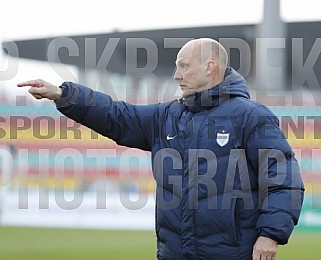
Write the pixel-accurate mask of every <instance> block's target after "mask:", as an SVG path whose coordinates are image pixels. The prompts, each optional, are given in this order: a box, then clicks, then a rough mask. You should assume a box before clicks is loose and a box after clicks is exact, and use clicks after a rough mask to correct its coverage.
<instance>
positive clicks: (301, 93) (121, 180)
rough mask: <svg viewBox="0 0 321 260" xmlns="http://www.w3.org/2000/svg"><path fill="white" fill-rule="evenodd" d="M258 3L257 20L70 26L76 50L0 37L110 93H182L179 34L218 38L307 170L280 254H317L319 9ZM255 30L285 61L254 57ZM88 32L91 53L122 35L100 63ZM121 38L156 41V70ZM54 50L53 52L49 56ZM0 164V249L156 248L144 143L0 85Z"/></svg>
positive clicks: (11, 253)
mask: <svg viewBox="0 0 321 260" xmlns="http://www.w3.org/2000/svg"><path fill="white" fill-rule="evenodd" d="M265 4H266V5H265V9H264V10H265V11H264V17H263V18H264V19H263V20H262V23H261V24H245V25H229V26H224V25H222V26H221V25H220V26H207V27H189V28H176V29H164V30H148V31H130V32H112V33H107V34H105V33H104V34H84V35H77V36H74V35H71V36H68V38H69V39H71V40H72V41H73V42H74V43H75V44H76V46H77V47H78V48H79V49H78V50H79V56H77V57H72V56H70V55H69V53H68V52H65V51H64V50H61V51H59V49H57V48H51V51H52V53H51V54H50V53H49V46H51V47H52V45H50V44H51V43H52V42H54V41H55V39H57V38H54V37H51V38H37V39H28V40H15V41H14V42H13V41H5V42H3V43H2V47H3V49H4V51H5V52H6V53H7V54H9V56H8V57H7V58H8V59H11V60H12V61H14V62H21V63H23V62H25V61H26V60H28V59H31V60H37V61H38V62H39V64H40V65H41V66H48V74H50V73H52V71H54V73H56V74H58V75H59V76H60V78H64V79H66V78H67V79H68V80H69V79H70V77H69V76H70V75H71V74H72V78H73V79H74V80H77V81H78V82H80V83H83V84H86V85H88V86H91V87H92V88H94V89H97V90H100V91H103V92H106V93H108V94H111V95H112V96H113V97H114V98H116V99H119V100H124V99H125V100H126V101H129V102H132V103H153V102H162V101H166V100H169V99H173V98H178V97H179V91H177V86H176V83H175V82H173V81H172V80H171V75H172V72H173V71H174V66H175V64H174V61H175V56H176V52H177V50H178V48H179V46H181V44H182V43H183V42H184V41H186V38H194V37H213V38H216V39H219V38H225V44H226V45H227V46H229V54H230V58H231V61H230V65H232V66H233V67H235V68H236V69H239V71H240V72H241V73H242V74H243V75H244V76H245V77H246V79H247V80H248V81H249V83H250V87H251V91H252V97H253V99H256V100H258V101H260V102H262V103H264V104H266V105H268V106H269V107H270V108H271V110H272V111H273V112H274V113H275V114H276V115H277V116H278V117H279V119H280V125H281V127H282V129H283V131H284V133H285V136H286V138H287V139H288V141H289V142H290V144H291V145H292V147H293V148H294V149H295V153H296V156H297V158H298V160H299V163H300V167H301V170H302V176H303V180H304V182H305V187H306V197H305V200H304V207H303V210H302V216H301V219H300V223H299V225H298V226H297V227H296V229H295V232H294V234H293V237H292V238H291V240H290V244H289V245H287V246H284V247H280V249H279V251H280V252H279V256H278V259H320V255H321V248H320V245H319V244H320V241H321V240H320V238H321V174H320V169H321V162H320V160H319V157H320V156H321V121H320V120H321V107H320V100H321V99H320V82H321V74H320V73H319V72H320V71H321V59H320V58H319V56H320V41H319V40H320V38H318V37H319V36H320V30H319V28H321V21H310V22H292V23H284V22H283V21H281V20H280V19H279V17H280V16H279V15H280V14H279V11H280V10H279V8H278V5H279V1H276V0H275V1H274V0H273V1H265ZM320 20H321V19H320ZM275 28H277V29H275ZM258 37H266V38H269V39H270V38H278V39H284V43H283V42H281V46H282V44H284V47H283V48H282V47H280V45H278V47H276V48H275V49H274V51H269V52H268V54H266V55H267V56H268V64H269V66H271V67H272V66H274V67H283V73H282V74H280V73H279V74H273V73H275V72H276V70H274V72H273V70H267V65H266V64H265V67H264V66H263V67H260V64H261V63H262V62H264V61H266V60H264V57H262V56H261V50H260V49H259V46H260V45H259V44H258V42H257V38H258ZM64 39H65V38H64ZM64 39H62V41H60V42H55V43H56V44H59V43H64ZM86 39H87V40H88V39H91V40H90V41H91V44H92V45H90V46H91V47H93V46H95V47H96V49H95V52H94V54H95V55H96V56H95V57H96V59H95V61H99V59H100V57H101V56H102V53H103V51H104V48H105V47H106V46H107V44H108V41H109V39H119V43H118V45H117V47H116V48H115V51H114V53H113V56H112V57H111V59H110V61H109V63H108V64H104V66H105V67H104V66H103V67H99V66H96V63H90V64H89V63H88V62H87V63H86V61H85V60H86V59H85V58H84V57H85V55H86V54H85V52H86V50H85V46H86V45H85V42H86ZM128 39H141V40H140V42H144V43H146V39H147V43H150V42H152V43H154V44H155V46H156V50H157V51H158V64H157V66H156V67H155V70H154V71H152V73H150V72H151V71H145V73H146V75H143V74H139V75H138V74H135V73H137V71H135V70H130V68H135V66H137V67H141V68H144V65H146V64H148V57H147V54H146V53H145V52H144V51H142V52H140V50H138V49H135V48H136V47H137V46H136V45H135V42H134V41H130V40H128ZM164 39H167V44H168V48H165V41H166V40H164ZM168 39H169V40H168ZM170 39H175V40H174V41H171V40H170ZM226 39H227V40H226ZM228 39H232V41H231V40H228ZM233 39H234V40H233ZM235 39H240V40H242V42H241V43H240V42H237V41H235ZM296 39H302V42H300V40H299V41H297V40H296ZM148 40H149V41H148ZM87 43H88V42H87ZM138 43H139V42H138ZM222 43H223V44H224V42H222ZM235 43H237V44H241V46H243V47H240V45H233V44H235ZM244 43H245V45H244ZM268 43H269V42H267V43H265V44H268ZM270 43H271V42H270ZM301 43H302V45H300V44H301ZM130 44H133V45H130ZM171 44H172V47H171V48H169V46H171ZM242 44H243V45H242ZM278 44H280V43H278ZM296 44H297V45H296ZM263 45H264V44H263ZM12 46H13V47H12ZM88 46H89V45H88ZM128 46H129V49H128ZM130 46H132V47H133V49H130V48H131V47H130ZM244 46H245V47H244ZM261 46H262V45H261ZM298 46H299V47H298ZM300 46H301V47H300ZM15 47H17V48H18V50H19V51H18V52H17V53H15V52H12V48H15ZM247 47H248V48H247ZM263 47H264V46H263ZM276 49H278V50H276ZM132 50H134V51H137V52H138V57H137V60H134V62H137V63H134V64H133V63H130V62H131V61H129V60H128V58H129V57H128V56H126V55H125V53H126V51H127V52H128V51H132ZM58 51H59V60H57V59H56V60H53V59H52V58H50V57H53V56H54V55H53V54H54V53H55V52H57V53H58ZM50 55H51V56H50ZM263 56H264V55H263ZM56 58H57V57H56ZM49 61H50V63H48V62H49ZM57 62H58V63H59V64H57ZM128 62H129V63H130V65H129V66H128V64H127V63H128ZM48 64H50V65H48ZM244 64H251V66H246V65H244ZM304 64H305V65H307V66H304ZM62 65H63V66H62ZM311 65H313V66H311ZM130 66H132V67H130ZM126 68H127V69H128V70H127V71H126V70H125V69H126ZM49 70H51V72H49ZM71 72H72V73H71ZM262 72H266V73H263V74H262ZM44 73H46V72H44ZM68 75H69V76H68ZM142 75H143V77H141V76H142ZM39 76H40V77H44V78H46V77H45V76H46V75H43V74H42V75H39ZM68 77H69V78H68ZM271 78H272V79H273V81H271V80H270V79H271ZM1 84H2V85H6V82H3V83H2V82H0V85H1ZM0 166H1V167H0V171H1V186H0V224H1V226H0V259H57V258H58V259H155V250H156V245H155V235H154V232H153V228H154V222H153V221H154V189H155V183H154V180H153V177H152V173H151V163H150V156H149V154H148V153H145V152H142V151H139V150H135V149H127V148H125V147H120V146H117V145H116V144H115V143H114V142H113V141H111V140H109V139H107V138H104V137H101V136H99V135H98V134H96V133H95V132H93V131H91V130H89V129H87V128H85V127H82V126H80V125H78V124H76V123H74V122H73V121H72V120H69V119H67V118H65V117H63V116H62V115H61V114H60V113H59V112H57V110H56V109H55V107H54V105H53V104H52V103H51V102H48V101H37V102H35V101H33V100H32V99H31V98H30V97H29V96H28V95H24V94H21V95H20V94H17V95H13V96H12V95H11V96H8V95H7V94H6V93H5V91H0Z"/></svg>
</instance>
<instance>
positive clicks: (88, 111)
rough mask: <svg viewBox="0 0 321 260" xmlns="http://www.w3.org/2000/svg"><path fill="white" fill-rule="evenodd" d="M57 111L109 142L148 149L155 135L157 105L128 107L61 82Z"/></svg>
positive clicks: (94, 92) (79, 87)
mask: <svg viewBox="0 0 321 260" xmlns="http://www.w3.org/2000/svg"><path fill="white" fill-rule="evenodd" d="M61 88H62V97H61V98H60V99H59V100H58V101H56V106H57V109H58V110H59V111H60V112H61V113H62V114H64V115H66V116H67V117H69V118H71V119H73V120H75V121H76V122H78V123H80V124H82V125H84V126H87V127H89V128H91V129H93V130H94V131H96V132H97V133H99V134H101V135H103V136H106V137H108V138H110V139H113V140H114V141H115V142H116V143H117V144H119V145H124V146H128V147H132V148H139V149H143V150H147V151H149V150H151V146H152V140H153V138H154V135H155V133H156V132H157V130H156V129H154V128H155V124H154V122H156V118H155V117H156V116H157V105H141V106H136V105H131V104H128V103H126V102H122V101H113V100H112V98H111V97H110V96H108V95H106V94H103V93H101V92H97V91H93V90H92V89H90V88H88V87H85V86H82V85H79V84H75V83H72V82H64V83H63V84H62V86H61Z"/></svg>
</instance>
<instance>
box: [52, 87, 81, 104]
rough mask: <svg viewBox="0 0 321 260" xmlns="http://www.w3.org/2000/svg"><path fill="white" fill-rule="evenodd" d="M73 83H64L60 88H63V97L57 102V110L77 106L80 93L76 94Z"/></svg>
mask: <svg viewBox="0 0 321 260" xmlns="http://www.w3.org/2000/svg"><path fill="white" fill-rule="evenodd" d="M72 85H73V83H72V82H64V83H62V84H61V86H59V87H60V88H61V97H60V98H59V99H58V100H55V101H54V102H55V104H56V106H57V108H63V107H68V106H71V105H73V104H75V102H76V100H77V98H78V95H77V94H78V93H75V92H77V91H75V88H73V87H72Z"/></svg>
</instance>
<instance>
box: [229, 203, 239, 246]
mask: <svg viewBox="0 0 321 260" xmlns="http://www.w3.org/2000/svg"><path fill="white" fill-rule="evenodd" d="M238 202H239V199H238V198H233V200H232V205H231V220H232V221H231V222H232V223H231V224H232V232H231V233H232V234H231V235H232V243H233V245H235V246H237V245H239V244H240V225H239V223H240V222H239V221H240V214H239V203H238Z"/></svg>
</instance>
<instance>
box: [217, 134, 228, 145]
mask: <svg viewBox="0 0 321 260" xmlns="http://www.w3.org/2000/svg"><path fill="white" fill-rule="evenodd" d="M229 137H230V134H229V133H225V132H224V131H223V132H222V133H217V136H216V142H217V143H218V145H219V146H221V147H223V146H224V145H226V144H227V143H228V141H229Z"/></svg>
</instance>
